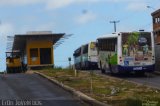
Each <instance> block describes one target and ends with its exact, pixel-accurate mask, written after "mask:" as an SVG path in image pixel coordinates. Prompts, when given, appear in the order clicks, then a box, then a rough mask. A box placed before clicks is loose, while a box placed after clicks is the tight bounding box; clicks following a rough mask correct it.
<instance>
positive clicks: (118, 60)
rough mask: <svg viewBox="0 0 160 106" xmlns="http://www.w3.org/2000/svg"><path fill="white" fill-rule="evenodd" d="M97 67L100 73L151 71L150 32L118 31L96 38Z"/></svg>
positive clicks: (152, 44) (152, 65) (152, 41)
mask: <svg viewBox="0 0 160 106" xmlns="http://www.w3.org/2000/svg"><path fill="white" fill-rule="evenodd" d="M97 48H98V59H99V60H98V67H99V68H100V69H101V72H102V73H105V72H106V71H109V72H110V73H112V74H116V73H130V72H133V73H137V74H144V73H145V72H153V71H154V67H155V51H154V37H153V34H152V33H151V32H144V31H143V32H120V33H113V34H109V35H105V36H102V37H99V38H97Z"/></svg>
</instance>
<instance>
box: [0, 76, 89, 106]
mask: <svg viewBox="0 0 160 106" xmlns="http://www.w3.org/2000/svg"><path fill="white" fill-rule="evenodd" d="M0 99H1V101H0V105H2V104H3V105H4V104H5V103H10V104H12V105H13V104H14V105H15V103H24V104H27V103H28V104H32V105H34V106H35V105H36V106H39V105H41V106H86V104H84V103H83V102H82V101H79V100H78V99H77V98H76V97H74V96H73V95H71V94H70V93H69V92H66V91H65V90H63V89H62V88H60V87H58V86H56V85H54V84H53V83H51V82H49V81H48V80H46V79H44V78H42V77H40V76H38V75H36V74H7V75H6V76H3V75H0ZM16 99H17V100H18V101H15V100H16ZM4 100H9V102H8V101H4ZM20 100H23V101H20Z"/></svg>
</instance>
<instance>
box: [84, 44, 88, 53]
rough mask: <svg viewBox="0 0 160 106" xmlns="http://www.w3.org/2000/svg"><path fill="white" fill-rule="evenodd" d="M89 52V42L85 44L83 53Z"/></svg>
mask: <svg viewBox="0 0 160 106" xmlns="http://www.w3.org/2000/svg"><path fill="white" fill-rule="evenodd" d="M85 53H88V44H87V45H84V46H83V54H85Z"/></svg>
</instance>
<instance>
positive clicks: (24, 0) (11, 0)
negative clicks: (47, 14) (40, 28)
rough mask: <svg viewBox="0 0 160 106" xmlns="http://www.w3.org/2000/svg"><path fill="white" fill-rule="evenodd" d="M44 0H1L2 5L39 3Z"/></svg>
mask: <svg viewBox="0 0 160 106" xmlns="http://www.w3.org/2000/svg"><path fill="white" fill-rule="evenodd" d="M42 1H43V0H0V5H2V6H5V5H16V6H17V5H27V4H33V3H39V2H42Z"/></svg>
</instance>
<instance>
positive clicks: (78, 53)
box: [73, 48, 81, 57]
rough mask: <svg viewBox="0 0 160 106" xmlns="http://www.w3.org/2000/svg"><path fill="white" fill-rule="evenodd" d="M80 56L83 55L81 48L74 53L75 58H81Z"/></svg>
mask: <svg viewBox="0 0 160 106" xmlns="http://www.w3.org/2000/svg"><path fill="white" fill-rule="evenodd" d="M80 55H81V48H78V49H77V50H76V51H75V52H74V54H73V56H74V57H78V56H80Z"/></svg>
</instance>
